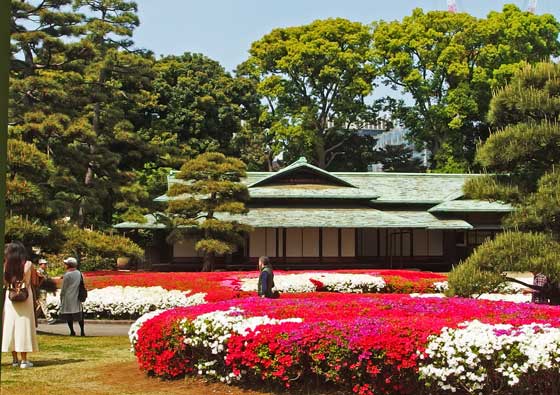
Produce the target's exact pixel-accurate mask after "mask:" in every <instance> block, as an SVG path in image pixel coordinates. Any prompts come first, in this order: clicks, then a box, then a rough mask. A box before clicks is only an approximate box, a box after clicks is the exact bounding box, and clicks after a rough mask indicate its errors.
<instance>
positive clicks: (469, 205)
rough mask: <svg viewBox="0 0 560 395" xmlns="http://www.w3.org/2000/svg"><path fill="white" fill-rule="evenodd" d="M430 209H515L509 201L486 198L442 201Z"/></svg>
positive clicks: (452, 211)
mask: <svg viewBox="0 0 560 395" xmlns="http://www.w3.org/2000/svg"><path fill="white" fill-rule="evenodd" d="M428 211H429V212H430V213H439V212H441V213H471V212H472V213H475V212H480V213H485V212H492V213H509V212H510V211H513V206H512V205H511V204H507V203H502V202H488V201H485V200H451V201H447V202H443V203H440V204H438V205H437V206H435V207H432V208H431V209H429V210H428Z"/></svg>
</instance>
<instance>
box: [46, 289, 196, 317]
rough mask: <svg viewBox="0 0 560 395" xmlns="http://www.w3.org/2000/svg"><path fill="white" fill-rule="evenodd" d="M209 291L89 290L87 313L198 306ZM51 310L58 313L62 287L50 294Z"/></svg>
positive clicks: (102, 314) (112, 314)
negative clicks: (194, 292) (54, 293)
mask: <svg viewBox="0 0 560 395" xmlns="http://www.w3.org/2000/svg"><path fill="white" fill-rule="evenodd" d="M205 296H206V294H205V293H196V294H192V295H190V291H178V290H171V291H168V290H166V289H164V288H162V287H121V286H114V287H105V288H98V289H92V290H91V291H88V297H87V300H86V301H85V302H84V303H83V309H84V313H85V314H86V316H93V317H95V318H111V319H115V318H135V317H139V316H141V315H142V314H145V313H148V312H150V311H153V310H165V309H170V308H172V307H180V306H194V305H198V304H202V303H206V300H205V298H204V297H205ZM47 306H48V309H49V311H50V312H51V314H54V315H55V316H56V315H58V309H59V307H60V291H57V293H56V295H51V294H49V295H48V296H47Z"/></svg>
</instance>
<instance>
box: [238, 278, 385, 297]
mask: <svg viewBox="0 0 560 395" xmlns="http://www.w3.org/2000/svg"><path fill="white" fill-rule="evenodd" d="M274 284H275V285H276V289H277V290H278V291H279V292H283V293H305V292H316V291H317V290H318V286H319V288H320V289H319V290H322V291H328V292H341V293H362V292H380V291H381V290H383V288H385V281H384V280H383V278H381V277H378V276H372V275H370V274H350V273H297V274H276V275H274ZM257 285H258V278H243V279H241V290H242V291H249V292H254V291H256V290H257Z"/></svg>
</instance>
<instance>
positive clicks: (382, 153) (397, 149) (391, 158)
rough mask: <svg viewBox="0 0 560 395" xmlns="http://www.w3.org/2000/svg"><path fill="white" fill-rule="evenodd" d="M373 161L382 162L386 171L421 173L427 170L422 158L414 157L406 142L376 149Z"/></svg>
mask: <svg viewBox="0 0 560 395" xmlns="http://www.w3.org/2000/svg"><path fill="white" fill-rule="evenodd" d="M373 161H374V162H376V163H381V164H382V165H383V171H385V172H401V173H420V172H422V170H425V169H424V168H423V167H422V162H421V161H420V159H417V158H413V157H412V149H411V148H408V147H407V146H405V145H404V144H400V145H387V146H386V147H385V148H382V149H380V150H378V151H374V154H373Z"/></svg>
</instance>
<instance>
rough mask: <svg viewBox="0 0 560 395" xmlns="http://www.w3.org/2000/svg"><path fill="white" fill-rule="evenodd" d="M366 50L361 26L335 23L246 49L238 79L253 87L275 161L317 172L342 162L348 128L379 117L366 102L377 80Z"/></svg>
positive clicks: (285, 31)
mask: <svg viewBox="0 0 560 395" xmlns="http://www.w3.org/2000/svg"><path fill="white" fill-rule="evenodd" d="M371 44H372V36H371V33H370V31H369V29H368V28H367V27H366V26H364V25H362V24H360V23H358V22H350V21H348V20H346V19H342V18H336V19H326V20H317V21H315V22H313V23H310V24H308V25H304V26H295V27H289V28H280V29H274V30H273V31H272V32H270V33H268V34H266V35H265V36H264V37H263V38H261V39H260V40H258V41H256V42H254V43H253V44H252V45H251V49H250V50H249V53H250V57H249V59H248V60H247V61H246V62H245V64H243V65H241V66H240V68H239V70H238V72H239V73H240V74H242V75H248V76H252V77H253V78H255V79H256V80H257V81H258V86H257V89H258V92H259V93H260V94H261V95H262V96H263V97H264V99H265V100H266V102H267V104H268V112H267V114H266V117H267V118H268V119H267V121H268V122H269V124H270V132H271V134H272V135H273V139H272V140H273V141H272V144H273V145H274V148H275V149H276V153H277V154H278V153H280V152H283V153H284V154H285V157H286V159H287V160H288V161H290V160H291V159H294V158H296V157H299V156H307V157H309V158H313V162H314V163H315V164H316V165H317V166H319V167H321V168H325V167H328V166H329V165H330V164H331V163H332V162H333V161H334V160H335V158H336V157H337V156H339V155H342V154H343V153H345V154H348V153H347V152H345V148H344V144H345V143H346V142H347V141H348V139H349V138H350V137H351V136H353V135H355V133H356V132H355V130H352V127H353V126H354V127H359V126H360V125H363V124H365V123H371V122H373V121H374V120H375V119H376V117H377V111H376V109H375V108H374V106H372V105H368V104H367V103H366V100H365V99H366V97H367V96H369V95H370V94H371V92H372V91H373V81H374V78H375V76H376V73H375V70H374V67H373V65H372V63H371V59H370V52H371ZM354 153H355V152H354Z"/></svg>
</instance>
